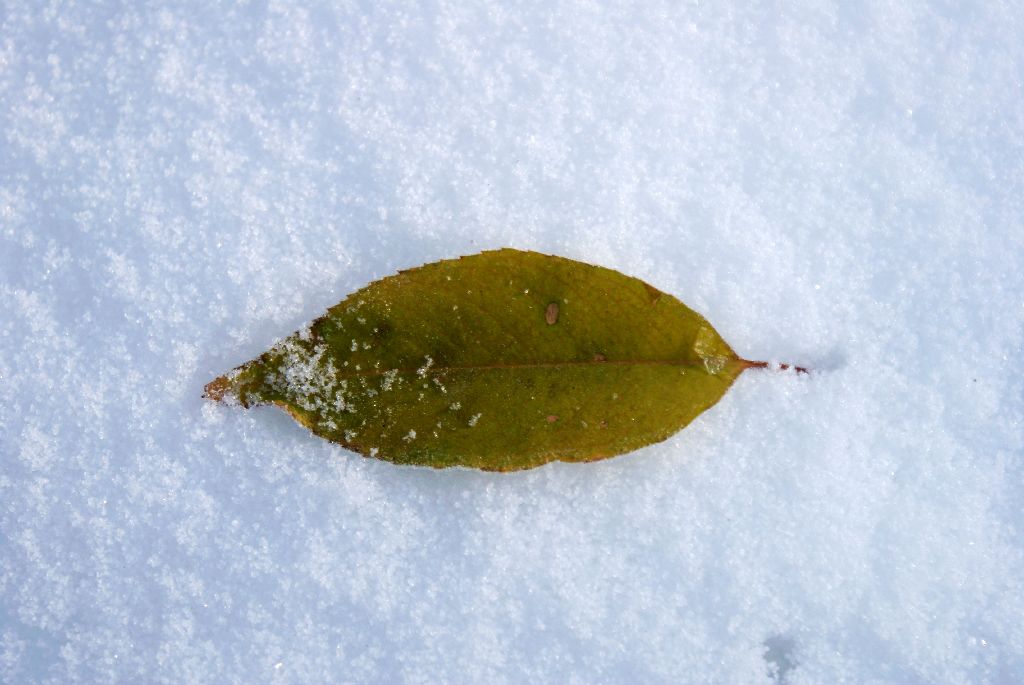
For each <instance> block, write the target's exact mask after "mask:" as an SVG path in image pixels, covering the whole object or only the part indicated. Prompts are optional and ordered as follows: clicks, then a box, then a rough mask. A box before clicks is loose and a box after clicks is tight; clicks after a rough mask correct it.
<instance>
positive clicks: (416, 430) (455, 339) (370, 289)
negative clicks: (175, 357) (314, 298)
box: [206, 249, 765, 471]
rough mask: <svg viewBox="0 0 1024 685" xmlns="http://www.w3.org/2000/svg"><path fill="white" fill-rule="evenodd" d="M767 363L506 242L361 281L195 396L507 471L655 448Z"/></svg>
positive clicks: (659, 300)
mask: <svg viewBox="0 0 1024 685" xmlns="http://www.w3.org/2000/svg"><path fill="white" fill-rule="evenodd" d="M764 365H765V364H764V363H763V362H749V361H746V360H744V359H741V358H740V357H738V356H737V355H736V354H735V353H734V352H733V351H732V349H730V347H729V346H728V345H727V344H726V343H725V341H724V340H722V338H721V337H720V336H719V335H718V333H717V332H716V331H715V330H714V328H712V327H711V325H710V324H709V323H708V322H707V321H706V320H705V319H704V317H702V316H701V315H699V314H697V313H696V312H694V311H693V310H692V309H690V308H689V307H687V306H686V305H684V304H683V303H682V302H680V301H679V300H677V299H676V298H675V297H672V296H671V295H668V294H666V293H663V292H661V291H659V290H657V289H655V288H653V287H652V286H650V285H648V284H646V283H644V282H643V281H640V280H638V279H636V278H632V277H629V276H625V275H623V274H621V273H618V272H616V271H612V270H610V269H606V268H603V267H599V266H592V265H589V264H584V263H582V262H577V261H574V260H571V259H565V258H562V257H553V256H549V255H543V254H538V253H536V252H524V251H520V250H512V249H504V250H496V251H492V252H484V253H481V254H477V255H473V256H470V257H462V258H459V259H450V260H444V261H440V262H435V263H433V264H427V265H425V266H422V267H420V268H417V269H411V270H409V271H403V272H401V273H399V274H396V275H394V276H390V277H388V278H384V279H382V280H380V281H376V282H375V283H371V284H370V285H368V286H366V287H365V288H363V289H362V290H359V291H357V292H355V293H353V294H352V295H350V296H349V297H348V298H346V299H345V300H343V301H342V302H341V303H339V304H337V305H335V306H334V307H331V308H330V309H329V310H328V311H327V313H326V314H325V315H324V316H322V317H321V318H319V319H317V320H316V321H314V322H313V323H312V324H311V325H310V327H309V328H308V329H305V330H303V331H300V332H298V333H296V334H294V335H292V336H290V337H288V338H286V339H285V340H283V341H281V342H280V343H278V344H276V345H275V346H274V347H273V348H272V349H270V350H268V351H267V352H265V353H264V354H262V355H260V356H259V357H258V358H256V359H254V360H252V361H250V362H248V363H246V364H243V365H242V366H240V367H238V368H237V369H235V370H234V371H232V372H230V373H228V374H227V375H225V376H222V377H220V378H217V379H216V380H214V381H212V382H211V383H210V384H209V385H208V386H207V387H206V394H207V396H208V397H210V398H212V399H216V400H231V399H234V400H236V401H237V402H238V403H240V404H242V405H243V406H246V407H248V406H252V405H256V404H264V403H273V404H276V405H279V406H281V407H283V408H284V409H285V410H286V411H288V412H289V413H290V414H291V415H292V416H293V417H295V419H296V420H297V421H299V422H300V423H302V424H303V425H305V426H306V427H308V428H309V429H310V430H311V431H313V432H314V433H316V434H317V435H319V436H321V437H323V438H326V439H328V440H331V441H334V442H337V443H340V444H341V445H344V446H345V447H347V448H349V449H351V450H355V451H356V452H359V453H361V454H364V455H367V456H371V457H377V458H380V459H386V460H389V461H393V462H396V463H402V464H418V465H424V466H433V467H447V466H468V467H474V468H480V469H487V470H497V471H510V470H516V469H528V468H532V467H535V466H539V465H541V464H544V463H547V462H550V461H553V460H562V461H593V460H596V459H603V458H605V457H611V456H613V455H616V454H622V453H624V452H629V451H631V450H635V449H637V448H639V447H643V446H644V445H649V444H651V443H654V442H658V441H660V440H664V439H665V438H667V437H669V436H670V435H672V434H673V433H675V432H676V431H678V430H679V429H681V428H682V427H683V426H685V425H687V424H688V423H690V422H691V421H692V420H693V419H694V418H696V417H697V416H698V415H699V414H700V413H701V412H703V411H704V410H705V409H707V408H708V407H710V406H712V405H713V404H715V402H717V401H718V400H719V399H720V398H721V397H722V395H723V394H724V393H725V391H726V390H727V389H728V388H729V386H730V385H731V384H732V382H733V381H734V380H735V379H736V377H737V376H738V375H739V374H740V373H741V372H742V371H743V370H744V369H745V368H750V367H752V366H764Z"/></svg>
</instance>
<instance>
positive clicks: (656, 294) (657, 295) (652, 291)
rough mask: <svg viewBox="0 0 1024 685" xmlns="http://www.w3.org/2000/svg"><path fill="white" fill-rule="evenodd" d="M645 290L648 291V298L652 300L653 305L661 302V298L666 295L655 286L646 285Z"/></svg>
mask: <svg viewBox="0 0 1024 685" xmlns="http://www.w3.org/2000/svg"><path fill="white" fill-rule="evenodd" d="M644 289H646V290H647V297H649V298H650V300H651V304H654V303H655V302H657V301H658V300H660V299H661V296H662V295H663V294H664V293H662V292H661V291H660V290H658V289H657V288H655V287H654V286H653V285H649V284H647V283H644Z"/></svg>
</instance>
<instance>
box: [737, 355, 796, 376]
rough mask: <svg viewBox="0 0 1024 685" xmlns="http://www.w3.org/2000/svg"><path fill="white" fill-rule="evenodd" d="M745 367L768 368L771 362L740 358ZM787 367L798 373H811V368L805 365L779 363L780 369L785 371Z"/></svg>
mask: <svg viewBox="0 0 1024 685" xmlns="http://www.w3.org/2000/svg"><path fill="white" fill-rule="evenodd" d="M740 362H741V363H742V364H743V368H744V369H767V368H768V367H769V366H771V364H769V363H768V362H755V361H751V360H749V359H740ZM786 369H793V370H794V371H796V372H797V373H806V374H810V373H811V372H810V370H809V369H808V368H807V367H805V366H793V365H792V364H779V370H780V371H785V370H786Z"/></svg>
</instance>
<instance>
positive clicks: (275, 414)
mask: <svg viewBox="0 0 1024 685" xmlns="http://www.w3.org/2000/svg"><path fill="white" fill-rule="evenodd" d="M1021 73H1024V13H1021V12H1020V8H1019V3H982V2H975V3H925V2H920V1H919V0H908V1H907V2H896V3H843V2H831V3H829V2H801V1H799V0H798V1H797V2H795V3H784V4H780V5H777V6H772V7H771V11H768V9H766V8H764V7H759V6H757V5H752V4H750V3H741V2H731V1H729V0H726V1H725V2H718V3H694V2H690V3H668V2H660V1H658V0H656V1H655V2H651V3H642V4H640V5H634V6H631V5H627V4H621V3H593V2H580V1H578V0H561V1H559V2H554V3H543V2H534V3H512V4H510V3H499V2H496V1H495V0H466V1H465V2H454V3H429V4H423V5H418V4H415V3H399V2H392V1H391V0H383V1H382V2H374V3H330V2H319V1H318V0H314V1H313V2H311V3H300V4H294V3H282V2H276V1H271V2H266V3H230V2H229V3H226V4H221V3H213V4H211V3H198V2H185V3H173V4H172V3H109V2H102V1H100V2H82V1H80V0H69V1H68V2H62V3H60V4H59V9H55V8H54V7H51V6H50V5H49V4H48V3H38V2H36V3H34V2H14V3H7V4H6V5H5V8H4V19H3V30H2V31H0V136H2V138H0V460H2V463H0V682H4V683H37V682H38V683H44V682H45V683H95V682H140V683H149V682H254V683H259V682H277V683H314V682H357V683H402V682H477V683H520V682H567V683H573V682H575V683H594V682H601V683H636V682H642V683H678V682H714V683H783V682H788V683H794V684H795V683H830V682H854V683H861V682H878V683H881V682H888V683H906V682H941V683H1013V682H1024V627H1022V625H1021V621H1020V617H1021V616H1022V615H1024V581H1022V579H1024V514H1022V511H1021V506H1020V503H1021V502H1022V501H1024V432H1022V431H1021V421H1022V417H1024V379H1022V376H1021V373H1020V369H1021V368H1024V306H1022V305H1021V303H1022V302H1024V283H1022V280H1021V278H1020V274H1021V273H1022V272H1024V231H1022V229H1021V227H1022V226H1024V203H1022V200H1021V198H1024V161H1022V160H1024V141H1022V138H1021V134H1020V132H1021V131H1022V130H1024V98H1022V97H1021V92H1020V91H1021V89H1020V75H1021ZM505 245H511V246H515V247H519V248H524V249H534V250H538V251H541V252H546V253H552V254H562V255H565V256H568V257H573V258H577V259H582V260H584V261H587V262H590V263H597V264H601V265H604V266H608V267H611V268H615V269H618V270H620V271H622V272H624V273H627V274H630V275H635V276H638V277H640V278H642V279H644V280H645V281H647V282H649V283H651V284H652V285H653V286H655V287H657V288H658V289H660V290H663V291H665V292H668V293H671V294H673V295H677V296H679V297H680V298H681V299H682V300H683V301H684V302H686V303H687V304H688V305H690V306H692V307H694V308H695V309H696V310H697V311H699V312H700V313H701V314H703V315H705V316H706V317H707V318H708V320H709V321H710V323H711V324H712V325H713V326H714V327H715V329H716V330H717V331H718V332H720V333H721V334H722V337H723V338H724V339H725V340H726V341H728V343H729V344H730V345H731V346H732V347H733V348H734V349H736V350H737V352H738V353H739V354H741V355H742V356H744V357H746V358H748V359H757V360H767V361H771V362H772V363H773V365H774V364H778V363H780V362H781V363H789V364H794V363H796V364H802V365H807V366H809V367H811V368H812V369H813V370H812V373H811V374H810V375H796V374H793V373H779V372H776V371H772V370H758V371H754V370H751V371H747V372H745V373H744V374H743V375H742V376H741V377H740V379H739V380H738V381H737V383H736V384H735V385H734V386H733V388H732V389H731V390H730V391H729V393H727V394H726V396H725V397H724V399H723V400H722V401H721V402H720V403H719V404H718V405H716V406H715V407H714V408H712V409H711V410H709V411H708V412H706V413H705V414H703V415H702V416H701V417H700V418H699V419H698V420H697V421H695V422H694V423H693V424H692V425H691V426H689V427H688V428H687V429H686V430H685V431H683V432H681V433H679V434H677V435H675V436H673V437H671V438H669V439H668V440H666V441H665V442H662V443H659V444H657V445H653V446H651V447H649V448H647V449H644V450H641V451H639V452H638V453H636V454H632V455H628V456H622V457H618V458H616V459H611V460H607V461H601V462H595V463H590V464H564V463H556V464H551V465H548V466H545V467H543V468H541V469H538V470H535V471H528V472H524V473H513V474H497V473H483V472H478V471H473V470H469V469H456V470H449V471H443V472H435V471H431V470H427V469H417V468H412V467H404V466H397V465H394V464H391V463H387V462H383V461H379V460H375V459H363V458H361V457H359V456H358V455H355V454H353V453H351V452H349V451H346V450H345V449H343V448H342V447H340V446H338V445H335V444H332V443H329V442H326V441H323V440H320V439H318V438H316V437H315V436H313V435H311V434H310V433H309V431H307V430H305V429H303V428H302V427H301V426H298V425H297V424H296V423H295V422H294V421H292V420H291V418H289V417H288V416H286V415H285V414H284V413H282V412H280V411H279V410H278V409H276V408H272V407H270V408H258V409H252V410H248V411H245V410H242V409H241V408H239V407H229V406H224V405H221V404H214V403H211V402H208V401H205V400H203V399H201V394H202V391H203V386H204V385H205V384H206V383H207V382H208V381H210V380H211V379H213V378H215V377H217V376H219V375H221V374H223V373H224V372H225V371H227V370H229V369H231V368H233V367H235V366H236V365H238V364H240V363H243V362H245V361H246V360H248V359H252V358H253V357H255V356H256V355H258V354H260V353H261V352H263V351H264V350H267V349H268V348H270V347H271V346H272V345H273V344H274V341H275V340H277V339H280V338H282V337H284V336H287V335H289V334H290V333H291V332H292V331H295V330H298V329H300V328H301V327H302V324H303V322H306V321H311V320H313V319H315V318H316V317H318V316H320V315H321V314H322V313H323V312H324V310H325V309H326V308H327V307H330V306H332V305H334V304H336V303H337V302H338V301H339V300H340V299H341V298H342V297H343V296H345V295H347V294H349V293H351V292H355V291H357V290H358V289H359V288H361V287H362V286H364V285H365V284H367V283H369V282H371V281H373V280H375V279H379V278H381V277H383V276H385V275H388V274H391V273H394V272H395V271H397V270H399V269H406V268H410V267H415V266H417V265H419V264H422V263H425V262H430V261H434V260H437V259H442V258H449V257H455V256H457V255H461V254H467V253H472V252H477V251H480V250H483V249H489V248H496V247H501V246H505ZM510 278H513V275H511V274H510V275H507V276H506V275H502V276H500V277H499V280H498V283H501V284H504V283H506V282H507V279H510ZM525 285H526V284H525V283H522V282H520V283H519V285H518V286H517V289H516V291H515V292H519V289H525ZM529 288H530V290H531V293H530V294H529V295H528V296H529V297H545V298H549V297H550V298H556V297H558V295H557V294H556V293H547V292H540V290H541V287H540V285H539V284H538V285H535V284H534V283H532V282H531V283H529ZM425 296H429V294H425ZM548 301H550V300H545V301H544V304H546V303H547V302H548ZM605 301H606V302H607V306H608V311H609V315H612V314H613V313H614V307H615V303H616V299H615V295H614V293H608V294H607V295H606V296H605ZM577 304H578V303H577ZM362 306H365V303H362V302H360V303H357V304H356V305H353V308H352V309H353V311H355V310H357V309H359V308H360V307H362ZM453 308H454V305H453ZM474 313H475V312H473V311H469V310H467V308H466V307H462V308H460V309H459V310H458V315H463V316H467V317H469V316H470V315H472V314H474ZM364 314H365V313H364ZM638 332H639V333H642V334H644V335H647V334H651V335H654V334H656V332H654V331H650V332H648V331H646V330H640V331H638ZM625 334H626V332H624V333H623V335H625ZM349 335H355V336H356V338H354V339H353V349H352V352H355V353H358V354H360V355H362V356H364V357H366V359H362V358H361V359H359V361H360V362H361V364H362V365H364V366H366V365H368V364H370V363H371V362H369V361H367V359H371V358H372V357H373V352H372V350H371V351H369V352H363V351H362V349H363V348H362V345H363V344H370V343H371V342H372V341H369V340H366V336H363V335H361V334H357V333H356V332H355V331H352V332H350V333H349ZM310 343H311V340H310V339H309V337H307V339H306V340H304V341H302V344H306V345H308V344H310ZM439 355H440V352H438V353H437V354H434V355H433V356H434V357H435V358H437V359H438V360H440V359H441V357H440V356H439ZM432 363H433V362H432V361H430V362H429V363H428V364H426V365H425V368H424V366H421V368H422V369H423V373H421V374H420V377H419V378H417V377H413V376H411V374H410V377H412V378H413V380H416V381H417V382H423V383H425V384H426V386H427V387H426V388H425V389H424V393H425V394H428V393H433V394H436V393H437V392H438V391H437V388H435V386H433V385H432V384H430V382H429V381H427V379H426V376H431V377H433V376H436V373H433V372H431V371H430V369H431V366H430V364H432ZM318 364H319V365H318ZM417 364H421V365H423V364H424V361H423V360H419V359H417V360H416V361H415V363H413V364H412V366H416V365H417ZM321 367H324V368H321ZM354 367H356V364H355V362H354V361H353V363H352V365H351V366H348V367H345V371H346V372H348V373H350V372H351V370H352V369H353V368H354ZM325 370H326V362H325V361H324V360H323V359H322V358H321V361H320V362H319V363H314V362H312V361H309V363H307V364H306V365H305V366H303V365H302V364H299V365H297V366H295V367H293V368H291V370H289V371H287V372H286V373H285V374H284V375H283V376H282V377H281V378H280V379H279V380H280V381H281V382H283V383H288V384H290V385H291V386H292V387H300V388H302V389H303V390H304V392H308V393H314V392H315V391H316V390H318V389H321V390H322V389H324V388H320V387H319V386H318V384H321V383H329V384H330V388H329V389H330V390H332V391H333V394H327V395H318V396H322V397H325V398H329V400H328V401H330V402H332V403H333V406H334V407H336V408H337V407H345V410H346V411H355V409H354V408H352V407H351V406H350V404H351V403H350V402H349V401H348V400H349V398H350V397H351V395H352V394H353V393H361V392H362V391H363V389H362V388H360V386H359V385H357V384H355V383H350V384H349V385H350V388H347V389H346V388H345V387H344V386H343V385H341V384H337V385H334V384H333V382H331V381H325V380H324V378H325V376H324V375H323V372H324V371H325ZM435 370H436V369H435ZM385 379H386V377H385ZM395 382H396V383H397V382H399V379H397V378H396V379H395ZM372 385H373V389H375V390H377V389H379V390H381V391H383V390H385V388H384V387H383V383H382V384H381V385H378V384H377V383H376V382H373V383H372ZM449 390H450V391H451V392H452V393H453V394H454V393H455V390H454V389H453V387H452V388H449ZM309 397H310V398H312V397H313V395H312V394H310V395H309ZM537 397H538V399H537V401H536V402H535V403H534V404H537V405H538V406H539V403H540V400H541V396H540V394H539V393H538V396H537ZM627 397H632V395H627V394H626V393H621V396H620V397H619V399H618V400H617V401H618V402H619V403H622V402H624V401H626V399H627ZM461 399H462V402H463V404H464V405H466V406H472V405H471V404H470V400H471V399H472V398H470V397H466V396H462V397H461ZM630 401H632V400H630ZM308 403H309V404H311V405H312V404H314V402H313V400H312V399H309V400H308ZM445 404H447V403H445ZM639 409H642V408H639ZM545 415H546V411H544V410H543V409H542V408H538V419H539V420H541V421H542V419H543V417H544V416H545ZM395 420H396V425H395V426H394V427H393V430H395V431H397V432H398V433H399V434H401V433H402V431H404V429H405V428H407V426H408V425H417V426H421V425H428V424H421V423H418V422H416V423H414V422H412V421H410V423H409V424H402V423H400V421H402V420H408V417H401V418H400V417H398V416H396V417H395ZM562 420H565V421H568V417H563V419H562ZM493 421H495V422H498V421H500V417H497V416H495V417H493ZM431 423H432V421H431ZM446 425H447V424H446ZM482 425H483V424H478V427H481V426H482ZM539 425H545V426H546V425H547V424H543V423H541V424H539ZM554 425H559V424H557V423H556V424H554ZM592 428H593V430H598V427H596V426H592ZM366 434H368V433H367V432H365V431H364V435H366ZM441 436H442V437H441V438H439V440H443V437H444V433H443V432H441ZM426 437H427V436H426V435H425V434H422V432H421V436H420V438H419V439H420V441H422V442H423V443H424V444H436V443H435V441H433V440H430V441H427V440H424V438H426ZM357 439H358V438H357ZM370 453H371V455H379V454H380V452H379V451H378V448H372V449H371V450H370Z"/></svg>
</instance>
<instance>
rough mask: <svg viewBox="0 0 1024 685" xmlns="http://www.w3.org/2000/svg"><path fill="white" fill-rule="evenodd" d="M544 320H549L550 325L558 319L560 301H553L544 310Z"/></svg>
mask: <svg viewBox="0 0 1024 685" xmlns="http://www.w3.org/2000/svg"><path fill="white" fill-rule="evenodd" d="M544 320H545V321H547V322H548V325H549V326H551V325H553V324H554V323H555V322H556V321H558V303H557V302H552V303H551V304H549V305H548V308H547V309H545V310H544Z"/></svg>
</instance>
